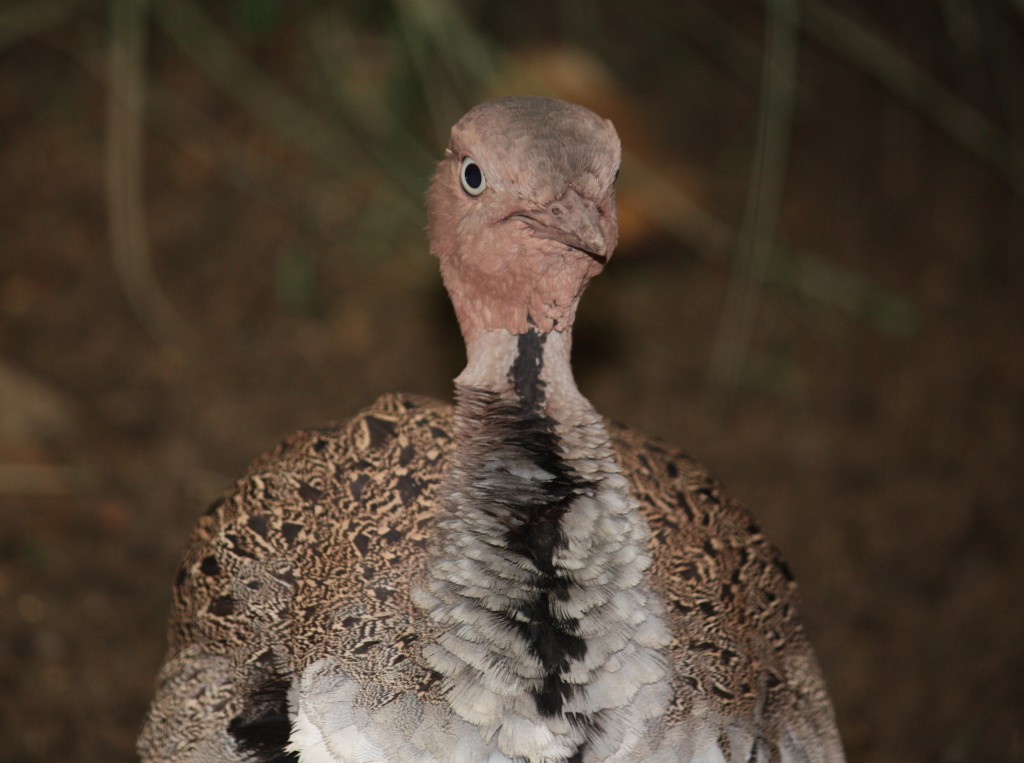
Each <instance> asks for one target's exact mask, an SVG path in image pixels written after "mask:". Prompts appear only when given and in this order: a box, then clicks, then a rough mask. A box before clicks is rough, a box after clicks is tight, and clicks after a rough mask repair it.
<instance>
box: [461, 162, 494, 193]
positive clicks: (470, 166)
mask: <svg viewBox="0 0 1024 763" xmlns="http://www.w3.org/2000/svg"><path fill="white" fill-rule="evenodd" d="M459 178H460V179H461V180H462V190H464V191H465V192H466V193H468V194H469V195H470V196H479V195H480V194H482V193H483V192H484V188H486V187H487V179H486V178H484V171H483V170H482V169H480V165H479V164H477V163H476V162H474V161H473V160H472V159H471V158H470V157H468V156H467V157H465V158H464V159H463V160H462V168H461V169H460V170H459Z"/></svg>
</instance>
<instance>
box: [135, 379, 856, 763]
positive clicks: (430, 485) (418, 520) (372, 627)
mask: <svg viewBox="0 0 1024 763" xmlns="http://www.w3.org/2000/svg"><path fill="white" fill-rule="evenodd" d="M452 428H453V421H452V408H451V406H449V405H446V404H442V403H438V402H435V401H432V400H428V399H425V398H417V397H409V396H401V395H388V396H384V397H382V398H380V399H379V400H378V401H377V402H376V403H375V404H374V405H373V406H371V407H370V408H368V409H366V410H365V411H363V412H362V413H360V414H359V415H358V416H356V417H355V418H353V419H352V420H351V421H350V422H348V423H347V424H345V425H342V426H338V427H326V428H321V429H315V430H308V431H304V432H300V433H298V434H296V435H294V436H292V437H290V438H289V439H287V440H286V441H285V442H284V443H282V444H281V445H280V446H279V447H278V448H277V449H275V450H274V451H273V452H272V453H269V454H267V455H265V456H263V457H261V458H260V459H258V460H257V461H256V462H255V463H253V465H252V466H251V467H250V468H249V470H248V472H247V474H246V475H245V476H244V477H243V478H242V479H241V480H240V481H239V482H238V483H237V484H236V485H235V487H234V489H232V490H231V491H230V492H228V493H227V494H226V495H225V496H224V497H223V498H222V499H221V500H220V501H218V502H217V503H215V504H214V505H213V506H212V507H211V508H210V510H209V511H208V512H207V513H206V514H205V515H204V516H203V517H202V518H201V520H200V522H199V525H198V527H197V529H196V531H195V533H194V535H193V538H192V542H191V545H190V547H189V550H188V551H187V553H186V555H185V557H184V560H183V562H182V566H181V569H180V570H179V573H178V576H177V579H176V586H175V591H174V609H173V614H172V618H171V625H170V649H169V653H168V658H167V661H166V662H165V664H164V667H163V669H162V671H161V675H160V679H159V687H158V691H157V695H156V699H155V700H154V702H153V706H152V708H151V710H150V715H149V718H148V719H147V724H146V728H145V730H144V732H143V735H142V737H141V739H140V752H141V753H142V756H143V759H144V760H151V761H170V760H257V761H284V760H298V757H297V756H296V755H295V754H294V753H289V752H287V749H288V747H289V743H290V740H291V742H295V740H296V738H298V739H300V740H302V739H305V740H308V741H309V742H310V745H311V746H310V748H309V749H312V748H313V747H315V745H323V746H324V754H325V755H327V754H329V753H330V751H331V750H332V749H335V748H337V749H340V748H343V747H344V748H345V749H348V750H353V749H362V750H363V752H362V753H359V754H361V755H362V757H358V756H357V754H356V753H352V755H353V756H352V757H351V758H347V757H337V758H333V759H337V760H367V761H374V760H395V761H403V760H425V759H426V760H430V759H434V760H438V761H447V760H465V761H473V760H487V759H488V754H489V753H488V752H487V750H488V749H489V748H488V747H487V746H486V745H485V743H484V742H483V740H482V739H481V738H480V734H479V733H478V730H477V729H476V728H475V727H473V726H470V725H468V724H466V723H464V722H463V721H461V720H460V719H459V718H458V717H457V716H454V715H453V714H452V713H451V711H450V709H449V706H448V704H447V700H446V698H445V696H444V693H443V685H442V681H441V679H440V676H438V675H437V674H436V673H434V672H433V671H432V670H431V669H430V668H428V667H427V665H426V663H425V661H424V658H423V656H422V653H423V652H422V650H423V648H424V647H425V646H429V645H430V644H432V643H433V642H434V641H435V640H436V638H437V636H438V633H437V627H438V626H437V625H435V624H434V623H433V622H431V621H430V620H429V619H428V618H426V617H424V616H423V614H422V612H420V611H419V610H418V609H417V608H416V606H415V605H414V604H413V601H412V597H411V591H412V590H413V589H414V588H415V587H416V586H417V585H418V584H420V583H421V582H422V581H423V579H424V577H425V575H426V572H427V571H426V552H427V546H428V541H429V539H430V537H431V532H432V528H433V526H434V522H435V517H436V514H437V511H438V496H439V490H440V488H441V483H442V477H443V475H444V473H445V469H446V464H447V459H448V458H449V456H450V454H451V449H452V443H453V432H452ZM609 430H610V433H611V436H612V440H613V445H614V448H615V451H616V455H617V458H618V460H619V463H620V465H621V466H622V468H623V472H624V474H625V475H626V476H627V478H628V480H629V482H630V485H631V488H632V491H633V493H634V495H635V496H636V498H637V499H638V500H639V502H640V504H641V511H642V514H643V516H644V517H645V518H646V520H647V522H648V523H649V526H650V531H651V540H650V552H651V557H652V565H651V568H650V570H649V572H648V575H649V577H650V582H651V587H652V588H653V590H654V591H655V592H656V593H657V594H659V595H660V597H661V598H662V600H663V603H664V607H665V619H666V622H667V623H668V625H669V627H670V630H671V633H672V641H671V645H670V647H669V652H670V654H669V659H670V662H671V675H672V678H671V682H672V697H673V699H672V701H671V702H670V704H669V708H668V711H667V714H666V715H665V717H664V721H663V723H662V724H661V730H660V732H659V733H660V740H661V741H659V742H653V741H652V742H651V743H650V744H649V746H648V748H647V749H646V752H645V753H644V755H645V756H646V757H643V756H641V757H640V758H634V759H636V760H639V759H645V760H647V759H649V760H704V759H707V760H717V759H720V758H717V757H715V751H716V750H717V751H718V752H719V753H720V754H721V756H722V757H721V759H724V760H743V761H747V760H775V759H781V760H787V759H788V760H807V761H834V760H841V759H842V755H841V752H840V748H839V743H838V738H837V736H836V732H835V725H834V720H833V719H832V716H831V708H830V704H829V701H828V698H827V695H826V693H825V689H824V685H823V682H822V679H821V677H820V673H819V671H818V668H817V665H816V663H815V660H814V657H813V654H812V652H811V649H810V647H809V645H808V643H807V641H806V639H805V637H804V634H803V631H802V628H801V626H800V624H799V619H798V612H797V610H798V601H797V594H796V589H795V585H794V583H793V581H792V577H791V575H790V574H789V571H788V569H787V567H786V565H785V562H784V561H783V560H782V559H781V557H780V556H779V554H778V552H777V551H776V550H775V548H774V547H773V546H772V545H771V544H770V543H769V542H768V541H767V540H766V539H765V537H764V536H763V535H762V534H761V532H760V530H759V528H758V527H757V525H756V523H755V522H754V521H753V519H752V518H751V516H750V515H749V514H748V513H747V511H746V510H744V509H743V508H742V507H740V506H738V505H737V504H735V503H734V502H732V501H730V500H728V499H727V498H725V497H724V496H722V494H721V493H720V491H719V488H718V486H717V484H716V483H715V482H714V481H713V480H712V479H711V478H710V477H709V476H708V475H707V473H706V472H705V471H704V470H703V469H702V468H701V467H700V466H699V465H697V464H696V463H695V462H693V461H692V460H690V459H689V458H687V457H686V456H684V455H683V454H681V453H680V452H679V451H677V450H675V449H672V448H668V447H665V446H663V445H661V444H658V443H656V442H653V441H651V440H649V439H647V438H644V437H643V436H641V435H638V434H636V433H634V432H632V431H630V430H628V429H626V428H624V427H620V426H617V425H614V424H612V425H609ZM297 707H302V708H305V709H303V710H302V711H301V712H298V711H297V710H296V708H297ZM317 714H318V715H317ZM314 715H316V717H313V716H314ZM293 727H294V732H293ZM323 728H332V729H334V730H335V738H334V739H333V740H332V739H329V738H328V739H323V738H320V737H317V734H318V733H320V732H319V731H318V730H319V729H323ZM303 735H305V736H303ZM332 745H333V746H334V747H332ZM639 749H644V748H642V747H641V748H639ZM425 753H426V754H427V755H426V757H425ZM382 755H383V757H381V756H382ZM431 756H432V757H431ZM702 756H708V757H702ZM310 759H313V760H320V759H322V760H331V759H332V758H330V757H323V758H312V757H311V758H310ZM490 759H491V760H501V759H503V758H500V757H495V758H490Z"/></svg>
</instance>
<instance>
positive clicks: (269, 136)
mask: <svg viewBox="0 0 1024 763" xmlns="http://www.w3.org/2000/svg"><path fill="white" fill-rule="evenodd" d="M510 93H535V94H547V95H554V96H558V97H562V98H566V99H570V100H575V101H578V102H581V103H584V104H586V105H589V106H590V107H592V108H594V109H595V110H597V111H599V112H600V113H602V114H603V115H606V116H608V117H610V118H611V119H612V120H613V121H614V122H615V124H616V126H617V127H618V129H619V132H620V135H621V137H622V140H623V143H624V145H625V150H626V154H625V160H624V166H623V169H622V174H621V178H620V184H619V197H620V210H621V211H620V215H621V219H622V241H621V244H620V247H619V250H618V253H617V254H616V256H615V258H614V259H613V261H612V262H611V264H610V266H609V268H608V269H607V271H606V272H605V274H604V275H602V276H601V277H600V278H599V279H597V280H596V281H595V282H594V284H593V285H592V286H591V288H590V290H589V292H588V294H587V296H586V298H585V299H584V301H583V306H582V308H581V313H580V318H579V322H578V331H577V352H576V363H577V371H578V374H577V375H578V381H579V383H580V386H581V388H582V390H583V391H584V393H585V394H587V395H588V397H590V398H591V400H592V401H593V402H594V403H595V405H596V406H597V407H598V409H599V410H601V411H603V412H604V413H605V414H607V415H608V416H611V417H613V418H615V419H618V420H621V421H624V422H627V423H629V424H631V425H633V426H635V427H637V428H639V429H641V430H645V431H647V432H649V433H650V434H653V435H657V436H659V437H661V438H664V439H666V440H669V441H671V442H673V443H676V444H679V445H681V446H683V447H684V448H686V449H687V450H688V451H689V452H691V453H692V454H693V455H694V456H696V457H697V458H699V459H700V460H702V461H704V462H705V463H707V464H708V465H709V466H710V467H711V469H712V471H713V472H714V473H716V474H717V475H718V477H719V478H720V479H721V480H722V481H723V482H724V484H725V487H726V489H727V490H729V491H730V492H731V493H732V494H734V495H736V496H737V497H739V498H740V499H741V500H742V501H744V502H745V503H746V504H748V505H749V506H751V507H752V508H753V509H754V511H755V512H756V513H757V514H758V515H759V517H760V518H761V520H762V523H763V525H764V526H765V527H766V529H767V531H768V533H769V535H770V536H771V537H772V538H773V539H774V540H775V542H776V543H777V544H778V545H779V546H780V547H781V548H782V550H783V552H784V553H785V554H786V556H787V557H788V558H789V559H790V561H791V563H792V566H793V568H794V569H795V571H796V573H797V577H798V580H799V581H800V583H801V586H802V592H803V598H804V609H805V620H806V623H807V627H808V630H809V632H810V635H811V638H812V641H813V642H814V644H815V645H816V647H817V650H818V654H819V657H820V660H821V662H822V665H823V669H824V672H825V674H826V677H827V680H828V682H829V685H830V688H831V691H832V693H833V696H834V699H835V705H836V709H837V712H838V716H839V722H840V726H841V729H842V733H843V736H844V740H845V744H846V747H847V750H848V754H849V758H850V760H851V761H856V762H858V763H860V762H863V763H867V762H869V761H870V762H871V763H881V762H882V761H936V762H942V763H947V762H949V763H952V762H954V761H1014V760H1017V761H1019V760H1024V731H1022V729H1024V594H1022V588H1024V554H1022V552H1021V550H1022V542H1024V480H1022V477H1021V456H1022V448H1021V446H1022V439H1024V437H1022V436H1024V351H1022V346H1024V345H1022V339H1021V334H1022V329H1024V300H1022V294H1024V292H1022V287H1024V278H1022V275H1024V265H1022V259H1024V258H1022V255H1024V153H1022V152H1024V137H1022V136H1024V4H1022V2H1021V0H941V1H938V2H920V1H919V2H912V3H888V4H882V3H876V4H866V3H856V2H853V0H771V1H769V2H765V3H758V2H755V1H754V0H729V2H712V0H693V1H692V2H688V3H670V2H655V1H654V0H638V1H637V2H633V3H622V2H612V1H611V0H609V1H608V2H585V1H584V0H561V1H560V2H533V1H532V0H520V2H516V3H486V2H482V1H480V0H465V1H462V2H460V1H458V0H392V1H391V2H378V1H375V0H365V1H364V2H328V1H327V0H323V1H316V0H303V1H302V2H288V3H286V2H284V1H283V0H224V1H223V2H218V3H199V2H197V0H152V2H149V3H146V2H120V1H114V2H109V3H101V2H85V1H80V2H74V1H73V0H9V1H7V2H4V3H3V4H2V5H0V199H2V203H0V697H2V698H0V738H2V739H3V740H4V741H3V744H2V746H0V759H2V760H10V761H71V760H74V761H128V760H132V759H133V757H134V756H133V741H134V737H135V734H136V732H137V729H138V728H139V724H140V723H141V719H142V716H143V713H144V711H145V707H146V705H147V702H148V699H149V696H150V692H151V689H152V685H153V679H154V674H155V671H156V669H157V666H158V664H159V661H160V659H161V657H162V653H163V649H164V622H165V617H166V613H167V609H168V606H169V603H170V596H169V590H170V582H171V579H172V576H173V573H174V569H175V566H176V563H177V560H178V557H179V555H180V553H181V552H182V550H183V548H184V546H185V543H186V541H187V538H188V535H189V533H190V530H191V528H192V526H193V524H194V521H195V518H196V517H197V516H198V514H199V513H200V512H201V511H202V510H203V509H204V508H205V507H206V506H207V505H208V504H209V502H210V501H211V500H212V499H213V498H215V497H216V496H217V495H218V494H219V493H220V492H221V491H222V490H223V489H224V488H225V487H227V486H228V485H230V483H231V482H232V481H233V479H234V478H236V477H237V476H239V475H240V473H241V471H242V470H243V469H244V467H245V465H246V464H247V462H248V461H249V460H250V459H252V458H254V457H255V456H256V455H257V454H259V453H260V452H261V451H264V450H266V449H268V448H270V447H272V446H273V445H274V444H275V443H276V442H277V441H278V440H279V439H280V438H282V437H283V436H284V435H285V434H286V433H288V432H289V431H292V430H294V429H298V428H301V427H306V426H312V425H316V424H319V423H323V422H325V421H329V420H336V419H344V418H345V417H347V416H348V415H350V414H351V413H353V412H355V411H357V410H358V409H360V408H361V407H363V406H365V405H367V404H369V403H370V402H371V401H372V400H373V399H374V398H375V397H376V396H377V395H378V394H380V393H382V392H385V391H389V390H405V391H410V392H419V393H426V394H430V395H435V396H438V397H442V398H448V397H449V390H450V385H451V379H452V378H453V377H454V376H455V375H456V374H457V373H458V371H459V370H460V369H461V363H462V360H463V356H462V349H461V341H460V338H459V336H458V331H457V328H456V325H455V322H454V319H453V316H452V313H451V310H450V308H449V306H448V303H447V300H446V297H445V295H444V292H443V290H442V287H441V284H440V279H439V278H438V275H437V273H436V268H435V262H434V261H433V259H432V258H431V257H430V256H429V255H428V253H427V247H426V243H425V240H424V234H423V226H424V222H425V219H424V213H423V208H422V207H423V205H422V200H423V194H424V190H425V187H426V183H427V180H428V177H429V174H430V172H431V166H432V163H433V162H434V161H436V160H437V159H438V158H439V157H440V156H441V153H442V149H443V147H444V145H445V143H446V141H447V133H448V129H449V127H450V125H451V124H452V123H453V122H454V121H455V120H456V119H457V118H458V117H459V116H460V115H461V114H462V113H463V111H464V110H465V109H466V108H467V107H469V106H471V105H473V104H475V103H477V102H479V101H480V100H483V99H485V98H487V97H490V96H493V95H500V94H510Z"/></svg>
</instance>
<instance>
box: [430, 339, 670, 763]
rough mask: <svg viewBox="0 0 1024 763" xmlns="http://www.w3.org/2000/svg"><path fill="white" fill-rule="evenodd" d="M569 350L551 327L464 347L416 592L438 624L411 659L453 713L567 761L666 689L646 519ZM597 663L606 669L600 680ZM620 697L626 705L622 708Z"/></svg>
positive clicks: (617, 741)
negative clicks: (442, 691) (449, 446)
mask: <svg viewBox="0 0 1024 763" xmlns="http://www.w3.org/2000/svg"><path fill="white" fill-rule="evenodd" d="M569 350H570V337H569V335H568V334H567V333H566V334H561V333H558V332H550V333H547V334H542V333H536V332H532V331H531V332H528V333H526V334H522V335H518V336H516V335H512V334H510V333H507V332H494V333H492V334H481V335H479V336H478V337H476V339H475V340H474V341H473V342H471V343H470V345H469V363H468V365H467V368H466V370H465V371H464V372H463V373H462V374H461V375H460V376H459V377H458V379H457V380H456V411H455V447H454V450H453V452H452V453H451V455H450V458H449V468H448V474H447V476H446V480H445V484H444V487H443V489H442V496H441V504H442V505H441V510H440V513H439V517H438V522H437V531H436V537H435V539H434V545H433V547H432V550H431V552H430V555H429V560H428V565H429V569H428V579H427V581H425V583H426V585H425V586H424V588H423V589H422V590H421V591H420V592H419V594H418V595H417V596H418V603H419V605H420V606H421V607H423V608H424V609H426V610H427V612H428V614H429V617H430V618H431V619H432V620H433V621H434V623H435V624H436V625H437V626H438V627H439V631H438V635H437V640H436V644H435V645H434V647H432V648H431V649H429V650H427V652H426V656H427V659H428V662H429V663H430V665H431V667H432V668H433V669H434V670H436V671H437V672H438V673H440V674H442V675H443V676H444V677H445V679H446V682H447V684H448V697H449V702H450V703H451V705H452V707H453V709H454V710H455V711H456V713H457V714H458V715H460V716H461V717H462V718H463V719H464V720H467V721H469V722H471V723H474V724H476V725H478V726H480V728H481V732H482V733H483V734H484V737H485V738H494V739H496V740H497V744H498V747H499V749H500V750H501V752H503V753H504V754H506V755H509V756H511V757H524V758H529V759H531V760H534V759H536V760H541V759H543V760H552V761H556V760H570V759H574V760H575V759H580V758H577V757H576V756H577V755H578V754H580V753H582V751H583V750H584V748H586V747H588V745H590V744H592V743H598V742H597V737H601V741H600V745H601V746H602V747H603V748H609V749H617V748H618V747H619V745H621V744H623V739H624V737H622V736H621V735H625V734H626V733H627V729H630V728H634V729H635V728H641V727H642V726H643V723H644V721H646V720H647V718H649V717H650V716H649V715H647V713H650V712H652V708H654V709H657V708H660V707H661V706H662V705H663V703H664V702H665V701H666V699H667V697H666V696H665V695H664V692H665V691H667V688H666V687H667V678H666V676H667V671H666V669H665V665H664V656H663V654H662V649H663V648H664V646H665V644H666V642H667V632H666V631H665V628H664V626H663V624H662V621H661V604H660V602H659V601H657V599H656V597H655V596H654V595H653V594H652V592H651V591H650V588H649V587H648V583H647V580H646V574H645V570H646V568H647V566H648V565H649V558H648V555H647V540H648V533H647V527H646V524H645V523H644V522H643V519H642V518H641V516H640V513H639V511H638V504H637V501H636V499H635V498H634V497H633V496H632V495H631V493H630V489H629V484H628V482H627V480H626V478H625V476H624V475H623V474H622V471H621V469H620V468H619V466H618V463H617V461H616V459H615V454H614V451H613V449H612V445H611V442H610V438H609V435H608V430H607V428H606V426H605V424H604V422H603V420H602V419H601V417H600V416H598V414H597V413H596V412H595V411H594V409H593V408H592V407H591V406H590V404H589V403H588V402H587V401H586V399H585V398H584V397H583V396H582V395H581V394H580V393H579V391H578V390H577V389H576V385H575V383H574V381H573V378H572V372H571V369H570V367H569ZM609 665H614V666H615V668H613V669H615V670H617V671H618V668H620V667H621V668H622V669H621V671H618V672H617V673H616V675H615V676H614V677H611V678H610V677H609V676H607V675H605V674H606V672H607V670H608V669H609V668H608V667H607V666H609ZM610 686H614V690H611V691H609V687H610ZM634 699H635V700H638V702H639V704H638V705H636V707H638V708H643V710H637V712H638V713H640V715H639V716H638V717H633V716H632V715H631V713H632V712H633V709H632V707H628V708H627V707H624V705H626V706H628V705H629V704H630V702H631V701H632V700H634ZM641 699H642V701H640V700H641ZM612 708H617V709H616V710H615V711H614V712H613V711H612V710H611V709H612ZM609 713H611V715H609ZM616 713H619V714H624V717H623V719H622V722H621V723H619V722H617V721H613V720H612V717H613V716H615V714H616ZM625 716H630V717H628V718H626V717H625ZM616 717H617V716H616ZM599 728H600V731H599V730H598V729H599ZM511 729H517V731H515V732H514V733H513V732H512V731H511ZM595 735H596V736H595ZM503 740H504V741H503Z"/></svg>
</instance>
